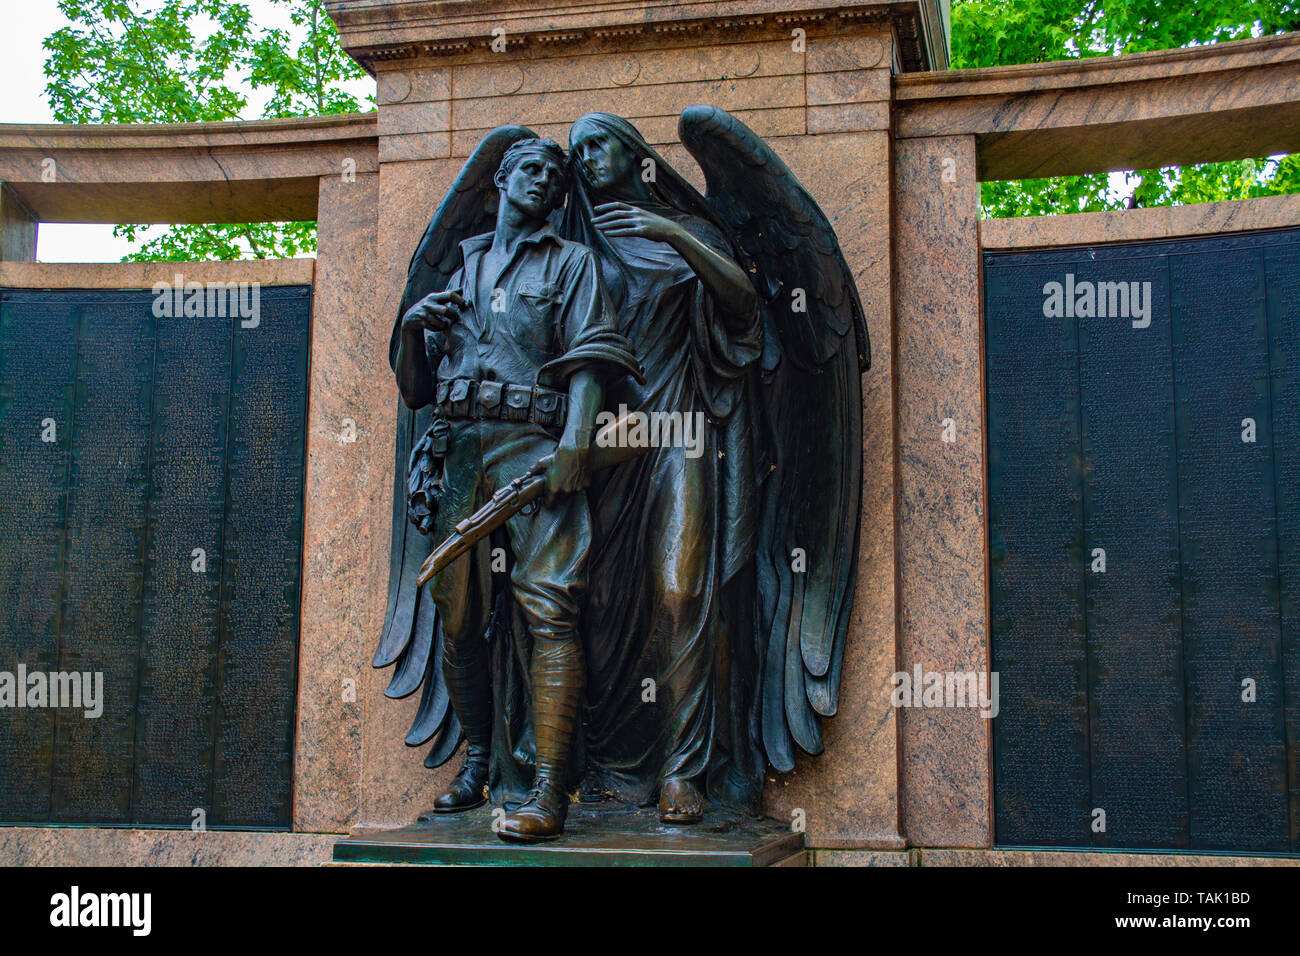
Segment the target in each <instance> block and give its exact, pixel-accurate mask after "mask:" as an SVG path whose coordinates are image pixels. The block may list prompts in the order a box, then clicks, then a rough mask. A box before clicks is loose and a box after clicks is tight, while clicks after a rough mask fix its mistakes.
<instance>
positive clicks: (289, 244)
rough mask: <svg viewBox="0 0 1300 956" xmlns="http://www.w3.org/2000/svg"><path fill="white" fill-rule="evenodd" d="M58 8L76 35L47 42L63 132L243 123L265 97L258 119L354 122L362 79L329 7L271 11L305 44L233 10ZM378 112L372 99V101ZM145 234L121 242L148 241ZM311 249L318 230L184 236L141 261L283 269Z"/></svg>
mask: <svg viewBox="0 0 1300 956" xmlns="http://www.w3.org/2000/svg"><path fill="white" fill-rule="evenodd" d="M147 2H148V0H59V10H60V11H61V12H62V13H63V15H64V16H65V17H67V18H68V20H69V21H70V24H71V25H70V26H67V27H64V28H62V29H60V30H56V31H55V32H54V33H53V34H51V35H50V36H49V37H47V38H46V40H45V43H44V47H45V49H46V50H47V51H48V52H49V56H48V57H47V59H46V61H45V75H46V78H47V83H46V86H45V93H46V97H47V98H48V100H49V102H50V105H51V107H52V108H53V111H54V116H55V118H56V119H57V120H59V121H60V122H64V123H191V122H203V121H215V120H233V119H248V118H251V117H248V116H247V115H246V114H247V112H248V95H247V93H248V92H254V91H256V92H259V93H261V94H263V95H267V94H269V100H268V101H267V103H266V106H265V108H264V109H263V110H262V117H263V118H271V117H283V116H310V115H321V114H328V113H353V112H359V111H360V110H361V109H362V104H361V103H359V102H358V101H357V99H356V98H355V97H354V96H352V95H351V94H350V93H348V92H347V91H346V90H345V89H344V88H343V84H344V83H346V82H347V81H349V80H354V79H359V78H361V77H363V76H364V75H365V74H364V73H363V72H362V70H361V68H360V67H359V66H357V64H356V63H355V62H354V61H353V60H352V59H351V58H350V57H349V56H348V55H347V54H346V53H345V52H344V51H343V48H342V46H341V45H340V43H339V37H338V31H337V30H336V29H335V26H334V23H333V21H332V20H330V18H329V17H328V16H327V15H326V13H325V9H324V6H325V5H324V0H270V2H271V3H275V4H278V5H280V6H282V7H285V8H287V9H288V11H289V16H290V20H291V22H292V23H293V24H294V25H295V26H296V27H297V28H299V30H300V31H301V32H302V33H303V34H304V36H305V39H302V40H301V42H299V43H298V45H297V46H296V48H295V47H294V46H293V38H292V37H291V36H290V34H289V33H288V32H287V31H285V30H281V29H260V30H259V29H258V28H257V27H256V25H255V24H253V23H252V18H251V13H250V11H249V8H248V6H247V4H246V3H240V2H232V0H154V2H153V3H152V4H151V5H149V6H145V3H147ZM368 100H369V105H370V106H372V107H373V104H374V99H373V97H369V98H368ZM147 228H148V226H146V225H139V224H124V225H119V226H117V227H116V228H115V230H114V235H118V236H123V237H125V238H126V239H128V240H130V241H132V242H138V241H141V237H142V234H143V232H144V230H146V229H147ZM315 248H316V224H315V223H314V222H289V223H226V224H215V225H177V226H172V227H170V228H169V229H168V230H167V231H166V232H165V233H164V234H163V235H161V236H158V237H156V238H153V239H150V240H148V241H145V242H144V243H143V245H141V246H140V247H139V248H138V249H137V251H135V252H133V253H131V254H130V255H128V256H127V257H126V258H127V259H128V260H134V261H159V260H163V261H182V260H191V259H240V258H247V257H250V256H251V257H253V258H259V259H263V258H288V257H293V256H297V255H302V254H304V253H310V252H312V251H314V250H315Z"/></svg>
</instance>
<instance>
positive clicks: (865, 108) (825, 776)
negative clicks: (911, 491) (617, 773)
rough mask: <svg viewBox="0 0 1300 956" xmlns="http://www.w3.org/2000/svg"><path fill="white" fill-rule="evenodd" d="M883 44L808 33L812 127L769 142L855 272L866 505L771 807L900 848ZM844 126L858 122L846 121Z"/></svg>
mask: <svg viewBox="0 0 1300 956" xmlns="http://www.w3.org/2000/svg"><path fill="white" fill-rule="evenodd" d="M889 49H890V48H889V43H888V41H887V40H886V39H884V38H882V37H877V36H865V37H856V38H853V39H852V40H830V41H820V40H819V41H813V42H810V45H809V61H808V70H809V78H808V90H809V109H808V123H809V127H810V132H812V131H813V129H815V130H816V131H817V133H818V135H806V136H797V137H780V138H778V139H774V140H771V144H772V146H773V148H774V149H776V151H777V152H778V153H780V155H781V156H782V158H783V159H784V160H785V161H786V163H787V164H788V165H789V166H790V168H791V170H792V171H793V172H794V173H795V175H796V176H798V177H799V179H800V181H801V182H802V183H803V184H804V186H805V187H807V189H808V190H809V192H810V193H812V195H813V198H814V199H816V200H817V202H818V203H819V204H820V205H821V207H822V209H823V210H824V211H825V212H826V214H827V216H828V217H829V218H830V220H831V224H832V225H833V226H834V228H835V231H836V234H837V235H838V236H839V240H840V246H841V248H842V249H843V251H844V256H845V259H846V260H847V261H848V263H849V267H850V268H851V269H852V270H853V275H854V278H855V279H856V281H857V285H858V291H859V293H860V295H861V298H862V305H863V309H864V311H865V313H866V317H867V326H868V330H869V332H870V335H871V347H872V367H871V370H870V371H869V372H867V373H866V374H865V375H864V376H863V378H862V386H863V388H862V392H863V394H862V399H863V433H862V435H861V436H860V437H859V436H846V440H848V441H861V443H862V452H863V473H862V489H863V490H862V517H861V529H860V533H859V545H858V547H859V552H858V560H859V564H858V581H857V586H856V588H855V590H854V597H853V616H852V619H851V622H850V625H849V634H848V643H847V645H846V649H845V655H844V671H843V676H842V678H841V685H840V706H839V712H838V713H837V714H836V715H835V717H833V718H831V719H829V720H824V721H823V722H822V733H823V737H824V743H825V752H824V753H822V754H821V755H819V756H817V757H807V756H801V757H800V758H799V759H798V760H797V762H796V765H795V769H794V771H792V772H791V773H788V774H782V775H775V774H771V775H770V779H769V782H768V786H767V790H766V793H765V798H766V809H767V811H768V813H770V814H772V815H773V816H778V817H782V818H787V819H788V818H790V816H791V814H792V813H793V812H794V811H795V810H797V809H799V810H803V811H804V814H805V817H806V824H807V841H808V845H809V846H812V847H818V848H825V849H829V848H850V849H867V848H869V849H884V850H889V849H901V848H902V846H903V839H902V837H901V836H900V829H899V813H900V808H899V780H898V724H897V715H896V714H895V712H894V710H893V709H892V708H891V707H890V705H889V694H888V681H889V676H890V675H891V674H892V673H893V672H894V671H895V670H896V669H897V663H896V657H897V642H898V626H897V625H898V610H897V595H896V582H897V539H896V524H895V514H896V511H897V497H896V495H897V492H896V478H895V461H896V457H897V449H896V444H895V429H894V421H895V416H896V414H897V400H896V396H895V387H894V379H893V374H894V355H893V334H892V320H891V301H892V299H891V294H890V289H891V275H890V257H889V249H890V210H891V196H890V161H889V152H890V147H889V132H888V129H889V103H888V102H887V100H880V99H878V97H881V96H883V97H888V90H889V70H888V65H889V62H890V57H889ZM848 130H857V131H855V132H849V131H848Z"/></svg>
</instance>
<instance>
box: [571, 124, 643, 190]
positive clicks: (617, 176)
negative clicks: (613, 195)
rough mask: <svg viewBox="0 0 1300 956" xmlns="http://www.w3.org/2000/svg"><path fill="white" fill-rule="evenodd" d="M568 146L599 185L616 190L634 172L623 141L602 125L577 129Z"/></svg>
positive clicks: (590, 179)
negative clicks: (600, 126) (605, 129)
mask: <svg viewBox="0 0 1300 956" xmlns="http://www.w3.org/2000/svg"><path fill="white" fill-rule="evenodd" d="M569 148H570V149H571V150H572V152H573V156H574V157H575V158H576V159H577V161H578V163H579V164H580V165H581V166H582V169H583V172H584V173H585V174H586V176H587V180H588V181H589V182H590V183H591V184H592V185H593V186H595V187H596V188H597V189H600V190H603V191H609V192H613V191H617V189H618V187H619V186H622V185H623V184H624V183H625V182H627V180H628V177H629V176H631V175H632V156H631V154H630V153H629V152H628V151H627V148H626V147H625V146H624V145H623V143H622V142H621V141H620V140H619V139H617V138H616V137H614V136H611V135H610V134H609V133H607V132H605V131H604V130H603V129H600V128H599V127H586V128H584V129H581V130H580V131H578V133H577V135H576V136H575V137H574V139H573V142H572V143H570V145H569Z"/></svg>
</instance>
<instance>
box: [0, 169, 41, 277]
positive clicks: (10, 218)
mask: <svg viewBox="0 0 1300 956" xmlns="http://www.w3.org/2000/svg"><path fill="white" fill-rule="evenodd" d="M37 228H38V227H37V224H36V217H35V216H34V215H32V213H31V211H30V210H29V209H28V208H27V207H26V206H25V205H23V202H22V200H21V199H19V198H18V196H17V195H16V194H15V193H14V191H13V190H12V189H10V188H9V187H7V186H6V185H5V184H4V183H0V262H32V261H34V260H35V259H36V230H37Z"/></svg>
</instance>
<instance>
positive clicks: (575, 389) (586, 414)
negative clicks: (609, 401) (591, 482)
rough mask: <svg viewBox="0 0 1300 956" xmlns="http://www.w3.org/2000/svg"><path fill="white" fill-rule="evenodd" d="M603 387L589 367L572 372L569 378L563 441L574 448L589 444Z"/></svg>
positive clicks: (584, 446)
mask: <svg viewBox="0 0 1300 956" xmlns="http://www.w3.org/2000/svg"><path fill="white" fill-rule="evenodd" d="M603 393H604V389H603V388H602V387H601V384H600V378H599V377H598V376H597V375H596V373H595V372H593V371H592V370H590V369H583V370H581V371H578V372H574V373H573V377H572V378H571V379H570V380H569V417H568V420H567V421H566V422H565V427H564V439H563V441H564V443H565V444H567V445H569V446H570V447H574V448H586V447H587V446H589V445H590V444H591V432H592V429H593V428H594V427H595V424H596V413H597V412H598V411H600V401H601V398H602V397H603Z"/></svg>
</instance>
